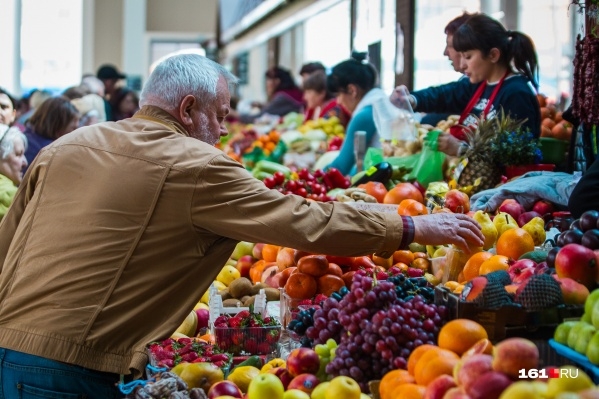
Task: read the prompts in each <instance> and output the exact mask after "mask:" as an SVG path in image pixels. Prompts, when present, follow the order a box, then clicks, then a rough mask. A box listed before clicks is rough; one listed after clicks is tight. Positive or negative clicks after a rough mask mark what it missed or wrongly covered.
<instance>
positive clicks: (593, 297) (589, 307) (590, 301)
mask: <svg viewBox="0 0 599 399" xmlns="http://www.w3.org/2000/svg"><path fill="white" fill-rule="evenodd" d="M597 300H599V288H598V289H596V290H593V292H591V293H590V294H589V296H588V297H587V300H586V301H585V302H584V313H586V314H592V313H593V307H595V303H597Z"/></svg>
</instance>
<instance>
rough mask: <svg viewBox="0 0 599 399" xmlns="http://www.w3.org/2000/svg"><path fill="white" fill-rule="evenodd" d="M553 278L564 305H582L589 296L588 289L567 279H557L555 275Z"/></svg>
mask: <svg viewBox="0 0 599 399" xmlns="http://www.w3.org/2000/svg"><path fill="white" fill-rule="evenodd" d="M553 278H555V280H556V281H557V282H558V283H559V284H560V288H561V290H562V295H563V296H564V303H565V304H566V305H584V303H585V301H586V299H587V297H588V296H589V289H588V288H587V287H585V286H584V285H582V284H580V283H577V282H576V281H574V280H572V279H571V278H568V277H561V278H560V277H558V276H557V274H554V275H553Z"/></svg>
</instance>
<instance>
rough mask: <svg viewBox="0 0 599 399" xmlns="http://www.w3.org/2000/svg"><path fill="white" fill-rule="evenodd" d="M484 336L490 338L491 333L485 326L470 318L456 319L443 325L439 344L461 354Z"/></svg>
mask: <svg viewBox="0 0 599 399" xmlns="http://www.w3.org/2000/svg"><path fill="white" fill-rule="evenodd" d="M483 338H487V339H488V338H489V335H488V334H487V331H486V330H485V328H484V327H483V326H481V325H480V324H478V323H477V322H475V321H473V320H468V319H454V320H451V321H450V322H448V323H447V324H445V325H444V326H443V327H441V330H440V331H439V338H438V344H439V347H441V348H443V349H448V350H450V351H453V352H455V353H457V354H458V355H460V356H461V355H462V354H463V353H464V352H466V351H467V350H468V349H470V348H471V347H472V346H473V345H474V344H475V343H477V342H478V341H480V340H481V339H483ZM416 381H418V379H416Z"/></svg>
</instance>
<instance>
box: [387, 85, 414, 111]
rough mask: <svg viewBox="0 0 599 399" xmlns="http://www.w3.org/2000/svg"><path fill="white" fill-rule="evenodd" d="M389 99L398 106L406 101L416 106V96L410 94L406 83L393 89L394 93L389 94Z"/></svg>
mask: <svg viewBox="0 0 599 399" xmlns="http://www.w3.org/2000/svg"><path fill="white" fill-rule="evenodd" d="M389 100H390V101H391V102H392V103H393V105H395V106H396V107H400V106H401V104H402V103H403V102H405V101H408V102H409V103H410V105H411V106H412V108H414V106H415V105H416V104H415V103H414V98H413V97H412V96H411V95H410V91H409V90H408V88H407V87H406V86H404V85H401V86H397V87H396V88H395V89H394V90H393V93H391V95H390V96H389Z"/></svg>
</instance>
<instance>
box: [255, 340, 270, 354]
mask: <svg viewBox="0 0 599 399" xmlns="http://www.w3.org/2000/svg"><path fill="white" fill-rule="evenodd" d="M257 351H258V353H270V352H272V350H271V344H269V343H268V342H262V343H261V344H258V348H257Z"/></svg>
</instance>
